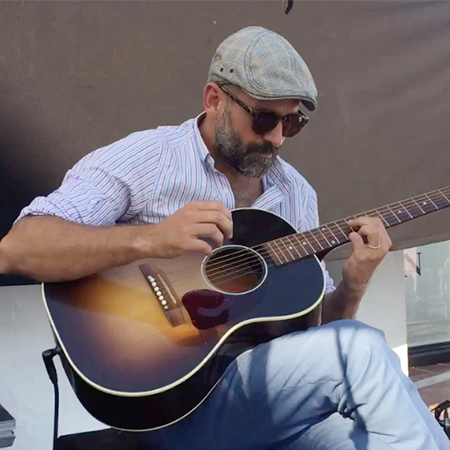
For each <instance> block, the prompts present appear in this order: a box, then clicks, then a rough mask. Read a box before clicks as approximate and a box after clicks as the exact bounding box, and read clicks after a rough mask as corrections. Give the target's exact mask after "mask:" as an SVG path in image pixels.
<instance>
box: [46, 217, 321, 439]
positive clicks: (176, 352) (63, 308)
mask: <svg viewBox="0 0 450 450" xmlns="http://www.w3.org/2000/svg"><path fill="white" fill-rule="evenodd" d="M232 215H233V234H234V235H233V238H232V239H231V240H225V242H224V244H223V246H221V247H219V248H216V249H214V251H213V253H212V254H211V255H210V256H205V255H202V254H200V253H194V252H192V253H188V254H185V255H183V256H181V257H179V258H174V259H145V260H140V261H136V262H135V263H132V264H130V265H127V266H123V267H119V268H115V269H111V270H108V271H106V272H103V273H100V274H96V275H93V276H90V277H87V278H83V279H80V280H77V281H73V282H64V283H44V284H43V296H44V302H45V305H46V308H47V312H48V315H49V319H50V323H51V326H52V328H53V332H54V335H55V338H56V340H57V343H58V344H59V346H60V347H61V349H62V360H63V366H64V368H65V371H66V373H67V375H68V377H69V380H70V382H71V384H72V386H73V389H74V391H75V393H76V395H77V397H78V398H79V400H80V401H81V403H82V404H83V405H84V407H85V408H86V409H87V410H88V411H89V412H90V413H91V414H92V415H93V416H94V417H96V418H97V419H98V420H100V421H102V422H104V423H105V424H107V425H109V426H112V427H114V428H118V429H123V430H129V431H143V430H152V429H158V428H162V427H165V426H168V425H170V424H172V423H175V422H177V421H179V420H182V419H183V418H184V417H186V416H187V415H189V414H190V413H192V412H194V411H195V410H196V409H197V408H201V403H202V402H203V400H204V399H205V398H206V397H207V396H208V395H210V394H211V393H212V392H213V391H214V387H215V386H216V385H217V383H218V382H219V381H220V379H221V377H222V376H223V374H224V372H225V370H226V368H227V367H228V365H229V364H230V363H231V362H232V361H233V360H234V359H235V358H236V357H237V356H238V355H240V354H241V353H242V352H244V351H246V350H248V349H251V348H253V347H255V346H257V345H259V344H262V343H264V342H267V341H269V340H271V339H274V338H276V337H279V336H281V335H284V334H287V333H291V332H294V331H296V330H303V329H306V328H307V327H308V326H309V325H310V324H311V321H312V317H313V316H314V315H315V313H316V312H317V311H318V310H319V309H320V308H318V306H319V305H320V303H321V300H322V298H323V296H324V292H325V277H324V272H323V269H322V266H321V265H320V262H319V259H318V258H317V257H316V256H315V255H311V256H308V257H305V258H301V259H296V258H292V259H293V260H292V261H289V260H288V259H286V257H285V259H286V261H284V260H282V259H280V258H281V257H280V255H281V254H289V253H295V251H296V249H295V248H293V247H290V248H289V245H288V246H286V245H285V247H286V248H283V249H282V250H283V252H284V253H283V252H280V250H281V249H279V248H278V246H279V245H281V244H277V242H282V241H280V240H279V238H282V237H284V236H288V235H291V234H293V233H295V232H296V230H295V229H294V228H293V227H292V226H291V225H290V224H288V223H287V222H286V221H284V220H283V219H282V218H280V217H278V216H277V215H274V214H271V213H269V212H266V211H262V210H257V209H237V210H234V211H233V212H232ZM270 243H272V244H270ZM286 252H288V253H286Z"/></svg>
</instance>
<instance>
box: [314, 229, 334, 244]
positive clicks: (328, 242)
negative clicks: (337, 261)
mask: <svg viewBox="0 0 450 450" xmlns="http://www.w3.org/2000/svg"><path fill="white" fill-rule="evenodd" d="M317 229H318V230H319V231H320V234H321V235H322V236H323V237H324V238H325V240H326V241H327V244H328V245H329V246H330V247H332V245H331V244H330V241H329V240H328V239H327V237H326V236H325V235H324V234H323V230H325V231H327V230H326V229H325V228H323V229H322V230H321V229H320V228H317Z"/></svg>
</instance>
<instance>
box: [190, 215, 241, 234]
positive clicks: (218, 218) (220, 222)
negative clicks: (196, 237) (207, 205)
mask: <svg viewBox="0 0 450 450" xmlns="http://www.w3.org/2000/svg"><path fill="white" fill-rule="evenodd" d="M197 215H198V218H197V221H198V222H199V223H212V224H214V225H216V226H217V227H218V228H219V229H220V231H221V232H222V233H223V235H224V236H225V237H227V238H228V239H231V238H232V237H233V223H232V222H231V220H230V219H228V217H227V216H226V215H225V214H223V213H222V211H201V212H200V211H199V212H197Z"/></svg>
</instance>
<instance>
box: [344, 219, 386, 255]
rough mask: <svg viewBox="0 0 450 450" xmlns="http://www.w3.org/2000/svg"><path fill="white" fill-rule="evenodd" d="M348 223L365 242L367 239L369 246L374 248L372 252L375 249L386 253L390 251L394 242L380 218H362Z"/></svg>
mask: <svg viewBox="0 0 450 450" xmlns="http://www.w3.org/2000/svg"><path fill="white" fill-rule="evenodd" d="M347 223H348V225H349V226H350V227H351V228H352V229H353V230H354V233H357V234H358V235H359V236H361V237H362V239H363V242H364V238H365V240H366V241H367V244H369V245H370V246H372V248H371V250H373V247H377V248H381V249H382V251H384V252H387V251H388V250H389V249H390V247H391V245H392V241H391V239H390V237H389V235H388V233H387V231H386V229H385V227H384V225H383V222H382V221H381V220H380V219H379V218H378V217H360V218H358V219H351V220H349V221H348V222H347ZM351 234H353V233H351ZM351 234H350V235H351ZM350 235H349V238H350ZM352 242H353V240H352Z"/></svg>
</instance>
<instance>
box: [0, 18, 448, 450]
mask: <svg viewBox="0 0 450 450" xmlns="http://www.w3.org/2000/svg"><path fill="white" fill-rule="evenodd" d="M316 97H317V91H316V87H315V85H314V81H313V78H312V76H311V74H310V72H309V70H308V68H307V66H306V64H305V63H304V61H303V59H302V58H301V57H300V55H299V54H298V53H297V52H296V51H295V50H294V48H293V47H292V46H291V44H289V43H288V42H287V41H286V40H285V39H284V38H282V37H281V36H279V35H278V34H276V33H274V32H271V31H269V30H266V29H264V28H261V27H249V28H245V29H243V30H240V31H239V32H237V33H235V34H233V35H232V36H230V37H229V38H227V39H226V40H225V41H224V42H223V43H222V44H221V45H220V46H219V48H218V49H217V52H216V54H215V55H214V58H213V60H212V63H211V67H210V71H209V77H208V83H207V84H206V86H205V88H204V94H203V103H204V110H205V111H204V113H203V114H201V115H200V116H198V117H197V118H196V119H192V120H189V121H187V122H185V123H184V124H182V125H181V126H177V127H160V128H157V129H156V130H148V131H143V132H139V133H134V134H132V135H130V136H128V137H126V138H124V139H122V140H120V141H119V142H116V143H113V144H112V145H109V146H107V147H104V148H101V149H99V150H97V151H95V152H93V153H91V154H89V155H87V156H86V157H85V158H83V159H82V160H81V161H80V162H79V163H78V164H76V165H75V167H74V168H73V169H72V170H70V171H69V172H68V173H67V174H66V177H65V179H64V181H63V183H62V186H61V187H60V188H59V189H58V190H56V191H55V192H53V193H52V194H50V195H49V196H48V197H46V198H43V197H39V198H37V199H35V200H34V201H33V202H32V203H31V205H30V206H28V207H27V208H25V209H24V210H23V211H22V213H21V215H20V217H19V220H18V221H17V222H16V224H15V225H14V227H13V228H12V230H11V232H10V233H9V234H8V235H7V236H6V237H5V238H4V239H3V241H2V242H1V244H0V270H1V271H2V272H4V273H8V272H19V273H23V274H26V275H29V276H32V277H34V278H36V279H38V280H43V281H59V280H68V279H75V278H79V277H82V276H85V275H88V274H91V273H95V272H99V271H102V270H105V269H107V268H110V267H114V266H117V265H121V264H126V263H129V262H131V261H134V260H137V259H141V258H144V257H159V258H172V257H176V256H178V255H180V254H182V253H183V252H186V251H199V252H204V253H205V254H208V253H210V252H211V247H210V246H209V245H208V244H207V243H206V242H205V241H204V240H202V239H200V238H201V237H209V238H212V239H213V240H214V241H215V242H216V244H218V245H220V244H221V243H222V241H223V238H224V236H225V237H231V235H232V232H233V226H232V222H231V214H230V210H231V209H233V208H236V207H243V206H247V207H248V206H253V207H255V208H262V209H267V210H270V211H272V212H275V213H277V214H279V215H281V216H282V217H284V218H285V219H286V220H287V221H289V222H290V223H292V224H293V225H294V226H296V227H297V228H299V229H300V230H301V231H303V230H308V229H311V228H315V227H317V226H318V216H317V198H316V194H315V192H314V190H313V189H312V187H311V186H310V185H309V184H308V183H307V181H306V180H305V179H304V178H303V177H302V176H301V175H300V174H299V173H298V172H297V171H296V170H294V169H293V168H292V167H291V166H290V165H288V164H287V163H286V162H284V161H283V160H282V159H281V158H279V157H278V156H277V153H278V149H279V148H280V147H281V145H282V144H283V142H284V140H285V138H288V137H293V136H294V135H296V134H297V133H299V132H300V131H301V129H302V128H303V127H304V126H305V125H306V123H307V120H308V119H307V118H306V117H305V115H304V114H303V113H302V112H300V109H299V108H301V109H304V108H306V109H308V110H314V109H315V108H316V106H317V100H316ZM117 223H120V224H127V225H129V226H120V227H116V226H114V225H115V224H117ZM349 225H350V226H351V227H352V228H353V229H354V230H356V232H352V233H351V234H350V240H351V242H352V245H353V253H352V255H351V257H350V258H349V260H348V261H347V262H346V264H345V267H344V269H343V281H342V282H341V283H340V284H339V286H338V287H337V288H335V287H334V286H333V282H332V280H331V279H330V278H329V276H328V274H327V273H326V272H325V275H326V277H327V288H326V297H325V299H324V311H323V318H322V323H323V325H322V326H319V327H314V328H311V329H309V330H308V331H306V332H299V333H292V334H290V335H287V336H284V337H281V338H278V339H275V340H273V341H272V342H270V343H268V344H264V345H260V346H259V347H257V348H255V349H254V350H251V351H248V352H245V353H244V354H242V355H240V356H239V357H238V358H237V359H236V360H235V361H234V363H232V364H231V365H230V366H229V368H228V369H227V371H226V373H225V375H224V377H223V378H222V380H221V381H220V383H219V384H218V385H217V387H216V388H215V390H214V391H213V393H212V394H211V395H210V396H209V397H208V398H207V399H206V401H205V402H204V403H203V404H202V405H201V406H200V407H199V408H198V409H197V410H196V411H194V412H193V413H192V414H191V415H189V416H188V417H187V418H185V419H183V420H181V421H180V422H178V423H176V424H175V425H172V426H170V427H168V428H165V429H161V430H157V431H153V432H149V433H148V434H145V435H144V436H143V437H144V441H145V442H147V443H148V445H149V446H150V447H151V448H153V447H154V448H161V449H171V450H172V449H173V450H177V449H180V450H181V449H187V448H190V449H196V450H214V449H218V450H231V449H242V450H247V449H248V450H250V449H258V450H261V449H277V450H278V449H280V450H281V449H302V450H310V449H311V450H319V449H320V450H322V449H324V450H325V449H326V450H337V449H339V450H351V449H357V450H388V449H390V450H392V449H394V450H438V449H440V450H443V449H450V444H449V442H448V440H447V438H446V437H445V435H444V433H443V432H442V430H441V429H440V427H439V426H438V424H437V422H436V421H435V420H434V419H433V417H432V416H431V414H430V413H429V412H428V410H427V407H426V406H425V404H424V403H423V402H422V400H421V399H420V397H419V395H418V393H417V390H416V389H415V388H414V385H413V384H412V383H411V382H410V381H409V379H408V378H407V377H406V376H404V375H403V373H402V371H401V368H400V365H399V361H398V358H397V357H396V356H395V354H394V353H393V352H392V351H391V350H390V349H389V348H388V346H387V345H386V342H385V340H384V337H383V334H382V332H380V331H379V330H375V329H373V328H370V327H368V326H366V325H364V324H362V323H359V322H357V321H355V320H342V319H353V317H354V315H355V313H356V311H357V309H358V305H359V302H360V299H361V297H362V295H363V293H364V290H365V287H366V285H367V283H368V281H369V279H370V277H371V275H372V274H373V272H374V270H375V268H376V267H377V266H378V264H379V263H380V262H381V260H382V259H383V257H384V256H385V255H386V253H387V252H388V250H389V248H390V246H391V241H390V239H389V236H388V235H387V233H386V231H385V229H384V227H383V226H382V224H381V222H380V221H379V220H377V219H374V218H363V219H358V220H353V221H350V222H349Z"/></svg>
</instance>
